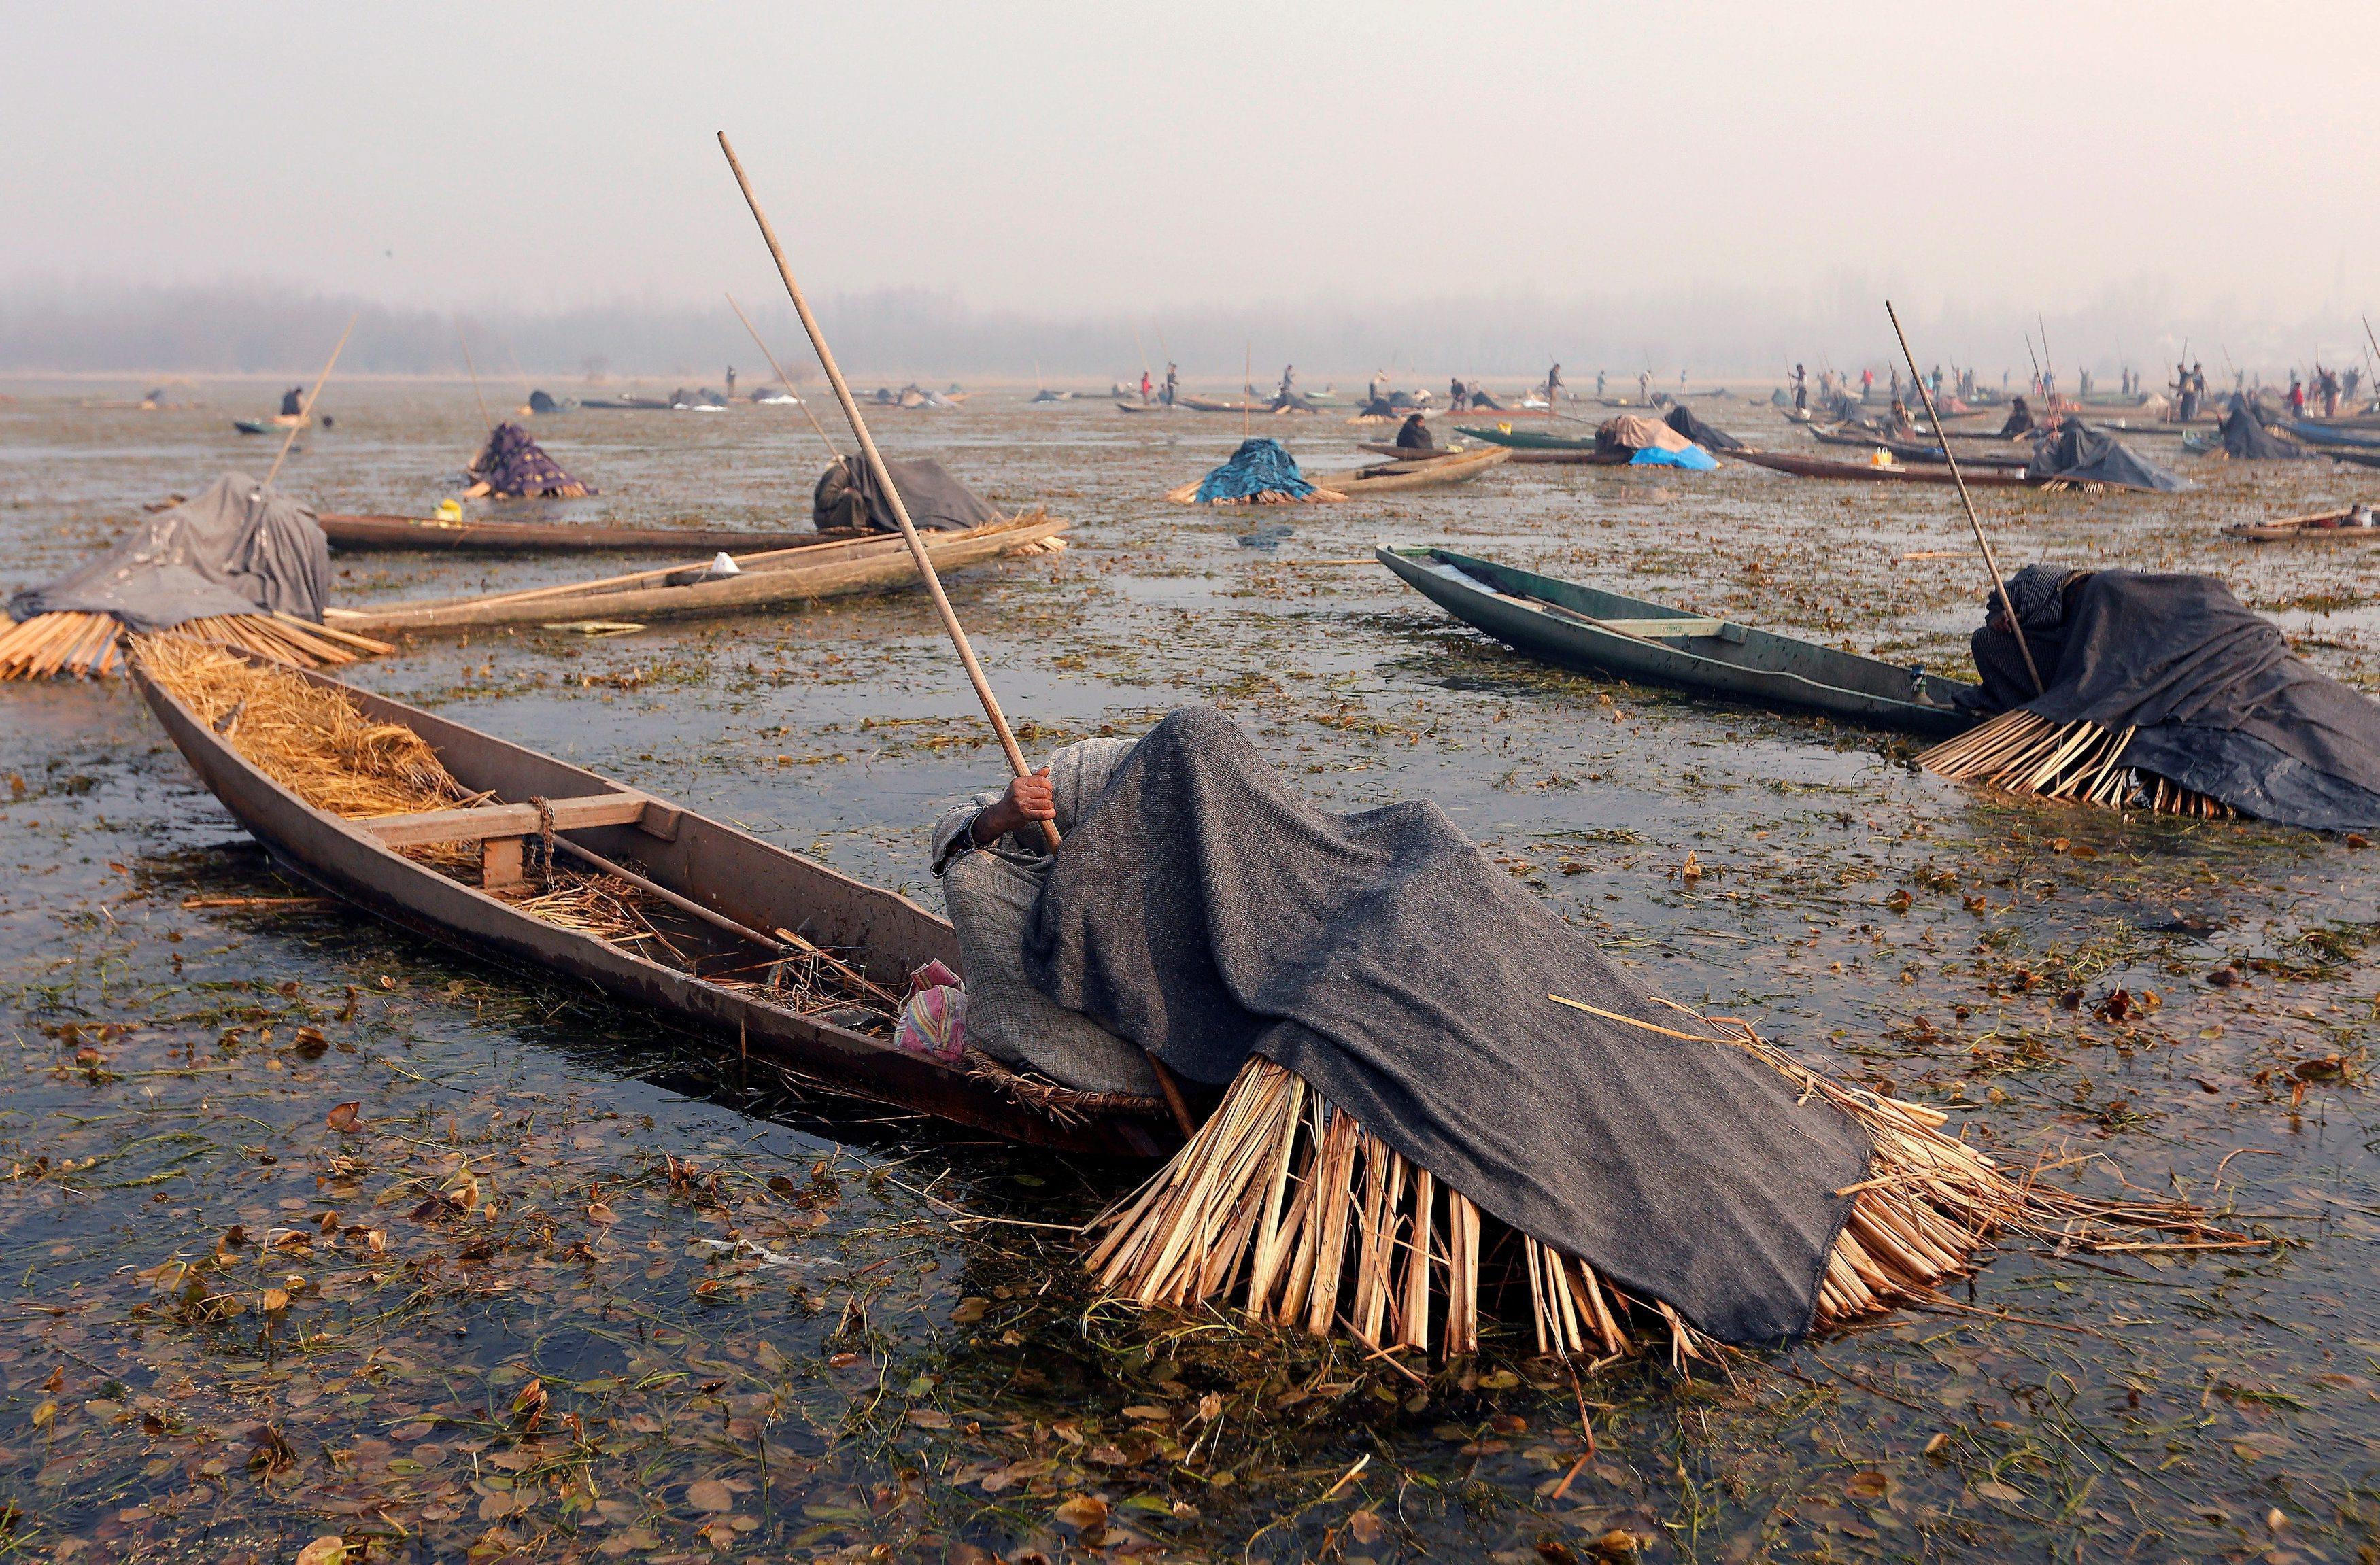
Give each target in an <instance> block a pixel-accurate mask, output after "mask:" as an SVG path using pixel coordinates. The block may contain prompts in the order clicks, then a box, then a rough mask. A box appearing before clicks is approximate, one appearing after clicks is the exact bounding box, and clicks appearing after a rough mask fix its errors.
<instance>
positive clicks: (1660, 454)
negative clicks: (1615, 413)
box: [1595, 413, 1718, 473]
mask: <svg viewBox="0 0 2380 1565" xmlns="http://www.w3.org/2000/svg"><path fill="white" fill-rule="evenodd" d="M1595 445H1596V449H1597V450H1598V451H1601V452H1606V453H1609V454H1610V455H1621V454H1623V453H1624V454H1626V455H1627V460H1628V465H1629V466H1630V467H1683V468H1685V469H1686V470H1688V471H1689V472H1695V473H1707V472H1709V471H1710V470H1711V469H1712V468H1714V467H1718V459H1717V458H1716V457H1714V456H1712V455H1711V454H1710V453H1709V452H1707V451H1705V450H1704V449H1703V448H1702V447H1701V446H1699V445H1696V444H1695V443H1694V442H1693V441H1690V440H1688V439H1687V438H1686V437H1685V436H1684V435H1682V434H1680V433H1679V432H1678V431H1675V430H1673V429H1671V428H1670V426H1669V425H1667V424H1664V423H1662V422H1661V421H1660V420H1659V419H1645V418H1639V417H1638V416H1637V415H1635V414H1633V413H1622V414H1621V415H1620V417H1618V418H1616V419H1605V420H1604V421H1603V423H1602V424H1600V425H1598V426H1597V429H1596V431H1595Z"/></svg>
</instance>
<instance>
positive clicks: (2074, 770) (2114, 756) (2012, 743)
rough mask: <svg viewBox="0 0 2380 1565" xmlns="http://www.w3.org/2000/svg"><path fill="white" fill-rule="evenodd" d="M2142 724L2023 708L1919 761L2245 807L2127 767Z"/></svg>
mask: <svg viewBox="0 0 2380 1565" xmlns="http://www.w3.org/2000/svg"><path fill="white" fill-rule="evenodd" d="M2133 733H2134V730H2132V729H2131V728H2121V729H2116V728H2107V727H2105V726H2103V725H2101V724H2099V723H2095V722H2082V721H2077V722H2050V721H2049V720H2048V719H2047V718H2046V717H2043V716H2041V715H2039V714H2038V713H2035V712H2029V711H2026V710H2024V709H2022V707H2019V708H2016V709H2013V710H2009V711H2004V712H2002V713H2000V715H1999V716H1998V717H1996V718H1994V719H1992V720H1991V721H1990V722H1985V723H1983V724H1981V725H1979V726H1977V727H1975V728H1972V729H1969V730H1968V731H1967V732H1966V733H1964V734H1961V735H1960V736H1959V737H1957V738H1956V739H1951V740H1949V741H1946V742H1945V743H1943V744H1939V745H1937V746H1934V747H1933V748H1932V749H1930V750H1927V751H1925V753H1924V754H1922V755H1920V756H1919V757H1918V758H1917V764H1918V765H1920V766H1922V767H1924V768H1925V770H1928V771H1930V772H1932V773H1934V774H1935V775H1936V776H1937V777H1942V778H1947V779H1949V781H1951V782H1978V783H1981V784H1983V785H1984V786H1985V787H1987V788H1998V789H2000V790H2002V791H2004V792H2007V793H2011V794H2024V795H2032V796H2034V797H2037V798H2045V799H2062V800H2066V801H2069V802H2071V803H2074V804H2086V805H2097V806H2100V807H2103V808H2107V809H2150V810H2156V811H2159V812H2161V813H2163V814H2167V815H2188V816H2197V817H2202V818H2205V819H2218V820H2228V819H2232V818H2233V817H2234V816H2235V815H2236V814H2237V813H2238V812H2237V811H2235V810H2234V809H2232V807H2230V806H2228V805H2227V804H2225V803H2223V802H2222V801H2221V800H2219V799H2216V798H2212V797H2210V796H2209V795H2205V794H2202V793H2199V792H2197V791H2196V790H2194V789H2191V788H2185V787H2183V786H2182V785H2181V784H2180V783H2179V782H2172V781H2171V780H2169V779H2168V778H2164V777H2160V776H2158V775H2156V774H2155V772H2150V771H2143V770H2140V769H2139V768H2137V767H2131V766H2126V765H2125V764H2124V760H2123V757H2124V750H2125V748H2126V747H2127V746H2130V745H2131V742H2132V734H2133Z"/></svg>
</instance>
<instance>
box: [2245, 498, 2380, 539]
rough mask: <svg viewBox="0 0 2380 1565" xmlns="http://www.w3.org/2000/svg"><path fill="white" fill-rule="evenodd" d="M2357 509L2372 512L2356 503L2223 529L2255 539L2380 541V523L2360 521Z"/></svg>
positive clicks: (2365, 514) (2365, 512) (2367, 513)
mask: <svg viewBox="0 0 2380 1565" xmlns="http://www.w3.org/2000/svg"><path fill="white" fill-rule="evenodd" d="M2357 511H2362V513H2363V515H2364V516H2366V517H2370V516H2371V515H2372V512H2371V508H2370V507H2368V506H2354V507H2350V508H2349V509H2346V510H2342V511H2322V512H2317V513H2316V514H2314V515H2313V516H2285V517H2280V518H2277V519H2276V520H2273V521H2269V522H2234V523H2232V524H2231V525H2230V526H2229V527H2228V528H2224V529H2223V536H2224V537H2226V538H2240V539H2245V540H2248V541H2249V542H2251V543H2287V542H2292V541H2301V542H2308V543H2375V542H2380V526H2375V525H2374V523H2373V522H2371V521H2369V520H2367V521H2364V522H2362V523H2360V524H2359V523H2358V522H2357V521H2356V519H2355V516H2356V513H2357Z"/></svg>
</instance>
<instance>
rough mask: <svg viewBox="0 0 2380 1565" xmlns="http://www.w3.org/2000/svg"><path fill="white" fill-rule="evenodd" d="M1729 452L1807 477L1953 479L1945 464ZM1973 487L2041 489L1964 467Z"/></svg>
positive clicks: (1997, 472) (2019, 477) (2016, 476)
mask: <svg viewBox="0 0 2380 1565" xmlns="http://www.w3.org/2000/svg"><path fill="white" fill-rule="evenodd" d="M1728 455H1730V456H1733V457H1735V458H1737V459H1738V460H1740V461H1744V462H1749V463H1751V464H1752V465H1753V466H1754V467H1767V468H1771V469H1773V470H1775V471H1777V472H1779V473H1791V474H1794V475H1795V476H1797V477H1800V478H1805V479H1856V480H1858V481H1860V482H1863V483H1943V484H1946V483H1950V482H1952V481H1954V480H1953V479H1952V478H1951V474H1950V469H1949V467H1946V466H1936V465H1931V464H1929V465H1925V466H1911V467H1900V466H1894V467H1876V466H1875V465H1874V464H1872V463H1867V462H1833V461H1828V459H1827V458H1825V457H1823V456H1791V455H1787V454H1786V453H1784V452H1781V451H1751V450H1744V451H1730V452H1729V453H1728ZM1959 470H1960V472H1961V473H1964V474H1965V475H1966V479H1967V487H1968V488H1970V489H2039V488H2041V487H2042V485H2041V483H2040V482H2039V481H2037V480H2035V479H2028V478H2026V477H2025V476H2024V475H2023V474H2022V473H2011V472H2007V471H2004V470H2001V469H1997V468H1995V469H1987V470H1985V471H1983V472H1973V471H1969V470H1968V469H1967V468H1964V467H1961V468H1960V469H1959Z"/></svg>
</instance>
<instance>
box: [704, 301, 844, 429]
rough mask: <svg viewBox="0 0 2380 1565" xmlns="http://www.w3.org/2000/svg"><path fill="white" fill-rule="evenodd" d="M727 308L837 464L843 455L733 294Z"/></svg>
mask: <svg viewBox="0 0 2380 1565" xmlns="http://www.w3.org/2000/svg"><path fill="white" fill-rule="evenodd" d="M727 308H728V309H732V310H734V311H735V319H736V320H738V321H743V322H744V329H745V330H746V331H747V332H750V333H751V334H752V346H754V347H757V348H759V350H760V357H761V358H765V359H767V360H768V361H769V368H770V370H771V371H772V372H774V373H775V375H776V377H777V382H778V383H779V384H780V385H782V386H783V387H784V388H785V394H786V395H787V396H790V397H792V398H793V399H794V406H796V407H798V408H800V409H801V410H802V417H803V418H805V419H808V420H809V421H810V428H811V429H813V430H816V431H818V437H819V439H820V441H823V442H825V444H826V453H827V455H830V456H832V457H833V458H834V459H835V460H836V461H838V462H840V461H842V460H843V453H842V452H840V451H837V450H836V449H835V448H834V442H832V441H831V440H828V439H827V434H826V429H825V427H824V426H823V425H821V424H820V422H819V421H818V415H817V414H815V413H813V412H811V411H810V405H809V399H808V398H807V397H805V396H804V395H802V394H801V393H799V392H797V391H795V389H794V381H793V377H792V376H790V375H788V374H786V373H785V371H784V368H783V366H782V365H780V364H779V363H778V362H777V356H776V355H775V354H773V353H771V352H770V351H769V345H768V344H767V343H764V342H762V341H761V340H760V334H759V332H758V331H756V330H754V328H753V325H752V322H751V320H750V319H749V318H748V317H747V316H746V315H745V313H744V307H743V306H742V305H740V304H737V303H736V302H735V295H734V294H729V295H728V296H727Z"/></svg>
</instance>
